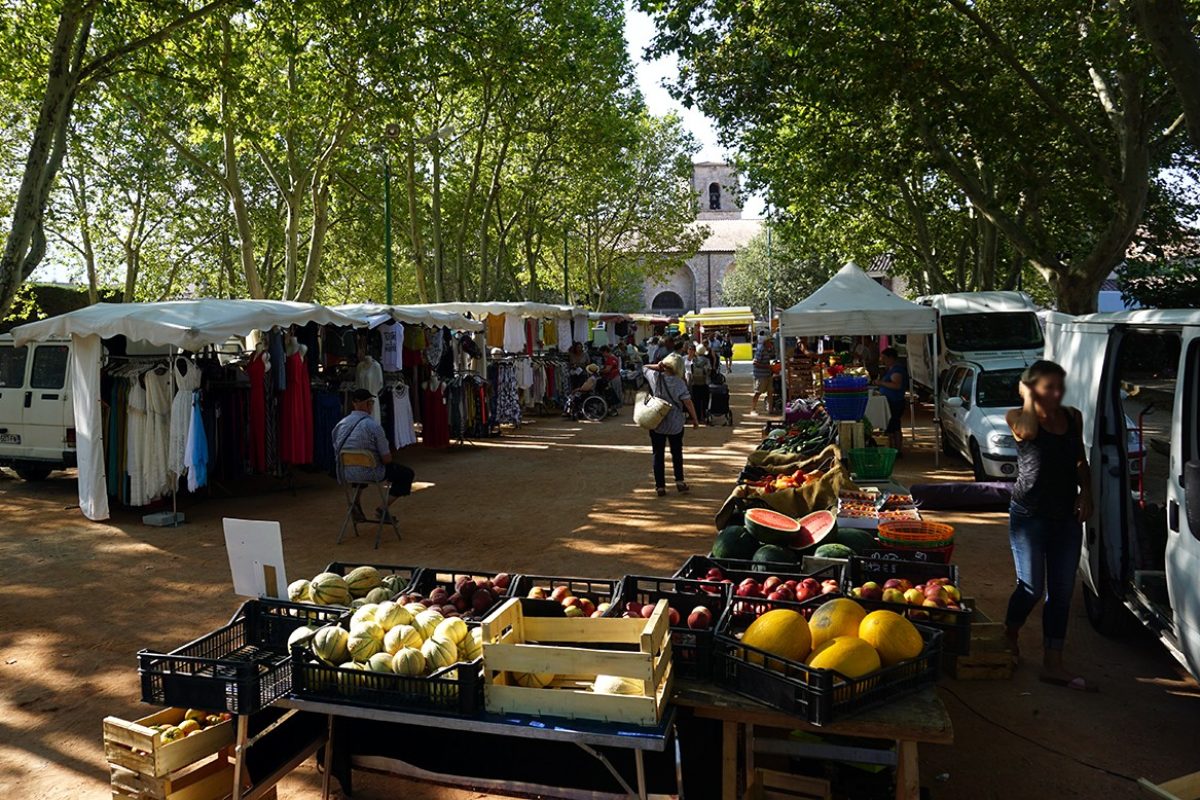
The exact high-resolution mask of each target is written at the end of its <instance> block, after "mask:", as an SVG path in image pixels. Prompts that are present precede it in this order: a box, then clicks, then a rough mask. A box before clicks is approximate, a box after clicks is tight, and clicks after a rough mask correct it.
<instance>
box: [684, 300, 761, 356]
mask: <svg viewBox="0 0 1200 800" xmlns="http://www.w3.org/2000/svg"><path fill="white" fill-rule="evenodd" d="M679 325H680V328H681V329H682V330H685V331H690V332H692V333H693V334H697V335H703V336H704V337H705V338H712V336H713V335H714V334H716V333H718V332H720V333H723V334H725V335H726V336H727V337H728V338H729V340H730V341H731V342H732V343H733V358H734V360H735V361H749V360H751V359H752V358H753V357H754V311H753V309H751V308H750V306H721V307H716V308H702V309H700V311H699V312H690V313H687V314H684V315H683V316H682V317H680V318H679Z"/></svg>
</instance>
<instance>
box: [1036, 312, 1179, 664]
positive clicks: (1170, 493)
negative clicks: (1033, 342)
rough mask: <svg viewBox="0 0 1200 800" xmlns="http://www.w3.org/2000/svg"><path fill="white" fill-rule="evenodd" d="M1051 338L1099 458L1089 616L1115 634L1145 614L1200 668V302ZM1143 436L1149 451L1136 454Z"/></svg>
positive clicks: (1069, 327) (1062, 324) (1049, 331)
mask: <svg viewBox="0 0 1200 800" xmlns="http://www.w3.org/2000/svg"><path fill="white" fill-rule="evenodd" d="M1046 341H1047V347H1046V357H1047V358H1049V359H1051V360H1053V361H1057V362H1058V363H1060V364H1061V365H1062V366H1063V367H1064V368H1065V369H1066V371H1067V395H1066V400H1065V402H1066V403H1068V404H1069V405H1072V406H1075V407H1076V408H1078V409H1080V411H1081V412H1082V413H1083V420H1084V428H1083V438H1084V444H1085V447H1086V450H1087V454H1088V462H1089V463H1090V465H1091V468H1092V470H1091V471H1092V482H1093V487H1092V488H1093V492H1094V495H1095V502H1096V513H1095V514H1093V516H1092V518H1091V520H1089V521H1088V523H1087V526H1086V530H1085V536H1084V544H1083V553H1082V556H1081V558H1080V573H1081V575H1082V577H1083V583H1084V602H1085V606H1086V608H1087V614H1088V618H1089V619H1090V620H1091V622H1092V624H1093V626H1094V627H1095V628H1096V629H1097V630H1099V631H1100V632H1101V633H1104V634H1107V635H1116V634H1119V633H1121V632H1122V631H1123V630H1126V629H1128V628H1129V627H1130V626H1131V624H1132V622H1133V621H1134V620H1137V621H1138V622H1140V623H1141V624H1142V625H1143V626H1145V627H1146V628H1148V629H1150V630H1151V631H1152V632H1154V633H1155V634H1156V635H1157V636H1158V637H1159V639H1160V640H1161V641H1162V642H1163V643H1164V644H1165V645H1166V647H1167V648H1168V649H1169V650H1170V652H1171V653H1172V654H1173V655H1174V656H1175V657H1176V658H1177V659H1178V660H1179V661H1180V662H1181V663H1183V664H1184V665H1185V666H1186V667H1187V669H1188V670H1189V671H1190V672H1191V674H1192V675H1193V676H1200V310H1138V311H1124V312H1117V313H1109V314H1090V315H1086V316H1082V317H1075V318H1067V319H1061V320H1051V321H1049V323H1048V324H1047V327H1046ZM1131 420H1139V422H1138V423H1133V424H1134V425H1135V426H1137V427H1138V428H1139V431H1138V432H1137V433H1138V435H1137V436H1134V437H1131V436H1130V435H1129V430H1128V428H1129V427H1130V424H1131ZM1147 423H1149V424H1147ZM1139 439H1145V443H1146V446H1144V447H1143V448H1142V450H1143V451H1144V452H1143V453H1142V454H1138V453H1131V448H1132V446H1133V445H1132V443H1133V442H1135V441H1138V440H1139ZM1131 458H1141V459H1143V463H1142V466H1141V469H1140V470H1130V469H1129V462H1130V460H1131Z"/></svg>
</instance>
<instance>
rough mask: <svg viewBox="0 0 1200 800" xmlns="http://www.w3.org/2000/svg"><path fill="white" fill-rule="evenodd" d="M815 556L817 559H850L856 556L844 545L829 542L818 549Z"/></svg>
mask: <svg viewBox="0 0 1200 800" xmlns="http://www.w3.org/2000/svg"><path fill="white" fill-rule="evenodd" d="M813 555H814V556H816V557H817V558H849V557H850V556H852V555H854V551H853V550H851V549H850V548H849V547H847V546H846V545H844V544H838V543H837V542H829V543H828V544H823V545H821V546H820V547H818V548H817V551H816V552H815V553H813Z"/></svg>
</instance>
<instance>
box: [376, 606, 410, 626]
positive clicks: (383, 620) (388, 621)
mask: <svg viewBox="0 0 1200 800" xmlns="http://www.w3.org/2000/svg"><path fill="white" fill-rule="evenodd" d="M375 621H376V622H378V623H379V624H380V625H381V626H382V627H383V629H384V630H385V631H390V630H391V629H392V628H394V627H396V626H397V625H412V621H413V615H412V614H410V613H408V609H407V608H405V607H404V606H402V605H400V604H399V603H393V602H392V601H391V600H388V601H387V602H386V603H380V604H379V608H377V609H375Z"/></svg>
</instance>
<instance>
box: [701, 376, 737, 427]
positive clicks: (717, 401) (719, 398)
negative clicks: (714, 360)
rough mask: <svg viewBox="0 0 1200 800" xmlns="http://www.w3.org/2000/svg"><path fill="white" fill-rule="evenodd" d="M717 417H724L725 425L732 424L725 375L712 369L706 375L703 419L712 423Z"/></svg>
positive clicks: (731, 412)
mask: <svg viewBox="0 0 1200 800" xmlns="http://www.w3.org/2000/svg"><path fill="white" fill-rule="evenodd" d="M717 417H724V418H725V424H726V425H729V426H732V425H733V411H731V410H730V408H729V387H728V386H726V385H725V376H724V375H722V374H721V373H720V372H718V371H716V370H713V372H712V374H710V375H709V377H708V412H707V414H705V421H706V422H707V423H708V424H709V425H712V424H713V420H714V419H716V418H717Z"/></svg>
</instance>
